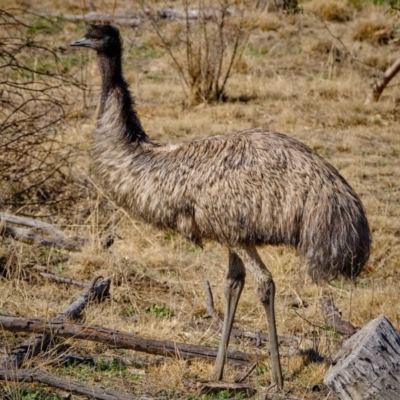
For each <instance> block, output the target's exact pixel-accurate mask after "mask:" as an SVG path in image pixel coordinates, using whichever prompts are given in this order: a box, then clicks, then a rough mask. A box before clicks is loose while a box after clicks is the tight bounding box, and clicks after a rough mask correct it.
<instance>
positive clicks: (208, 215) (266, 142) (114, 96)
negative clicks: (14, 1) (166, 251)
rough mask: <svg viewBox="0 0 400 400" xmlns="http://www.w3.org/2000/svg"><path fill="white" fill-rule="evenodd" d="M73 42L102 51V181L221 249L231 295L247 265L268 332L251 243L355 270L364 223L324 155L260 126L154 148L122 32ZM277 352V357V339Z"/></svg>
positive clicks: (107, 30) (133, 204)
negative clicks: (127, 74)
mask: <svg viewBox="0 0 400 400" xmlns="http://www.w3.org/2000/svg"><path fill="white" fill-rule="evenodd" d="M75 45H80V46H87V47H91V48H94V49H95V50H96V51H97V53H98V56H99V67H100V71H101V74H102V79H103V88H102V95H101V101H100V112H99V116H98V121H97V128H96V130H95V132H94V143H95V147H94V156H95V159H96V161H97V162H98V165H99V173H100V176H101V177H102V178H103V180H104V182H105V183H106V185H107V187H108V188H109V189H110V190H111V191H112V192H113V193H114V195H115V197H116V198H117V200H118V202H119V203H120V204H122V205H124V206H125V207H126V208H127V209H128V210H129V211H130V212H131V213H132V214H134V215H136V216H137V217H139V218H141V219H143V220H145V221H146V222H148V223H151V224H153V225H155V226H157V227H159V228H161V229H172V230H173V231H175V232H179V233H180V234H182V235H183V236H184V237H186V238H187V239H188V240H190V241H192V242H194V243H196V244H197V245H199V246H202V243H203V242H204V240H215V241H218V242H219V243H222V244H224V245H226V246H228V248H229V249H230V269H229V271H230V272H229V274H228V280H229V279H231V281H232V282H236V283H237V282H239V281H240V282H241V283H240V285H241V286H240V290H238V293H236V294H235V296H236V297H237V299H236V297H235V299H236V300H235V301H236V303H237V300H238V298H239V296H240V291H241V288H242V286H243V284H244V268H243V263H244V266H245V267H246V268H247V269H250V270H252V272H253V274H254V275H255V278H256V281H257V284H258V287H259V294H260V298H261V300H262V301H263V304H264V306H265V307H266V311H267V316H268V315H269V317H268V318H270V319H269V320H268V325H269V328H270V330H271V329H272V337H273V336H274V332H273V328H274V327H273V326H272V327H271V326H270V324H275V322H274V321H273V322H272V319H274V318H272V317H273V294H274V286H273V281H272V277H271V276H270V274H269V272H268V270H267V269H266V268H265V266H264V265H263V264H262V261H261V259H259V257H258V255H257V253H256V250H255V246H258V245H265V244H273V245H274V244H287V245H291V246H294V247H296V248H297V249H298V251H299V253H300V254H301V255H302V256H303V257H304V258H305V260H306V262H307V265H308V270H309V273H310V275H311V277H312V278H313V279H314V280H329V279H332V278H334V277H336V276H337V275H338V274H342V275H344V276H346V277H350V278H354V277H356V276H357V275H358V274H359V273H360V271H361V270H362V268H363V266H364V265H365V263H366V261H367V259H368V256H369V248H370V231H369V227H368V222H367V219H366V216H365V213H364V210H363V207H362V204H361V201H360V199H359V198H358V196H357V195H356V193H355V192H354V191H353V190H352V188H351V187H350V186H349V184H348V183H347V182H346V180H345V179H344V178H343V177H341V176H340V174H339V172H338V171H337V170H336V169H335V168H334V167H332V166H331V165H330V164H329V163H328V162H327V161H326V160H324V159H323V158H322V157H320V156H319V155H318V154H316V153H315V152H313V151H312V150H311V149H310V148H308V147H307V146H305V145H304V144H302V143H300V142H298V141H296V140H294V139H292V138H290V137H288V136H286V135H283V134H281V133H276V132H270V131H267V130H263V129H253V130H247V131H242V132H236V133H230V134H226V135H222V136H215V137H208V138H205V139H200V140H195V141H192V142H189V143H180V144H167V145H156V144H154V143H152V142H151V141H150V140H149V138H148V137H147V135H146V134H145V132H144V130H143V128H142V126H141V123H140V121H139V118H138V117H137V115H136V112H135V111H134V102H133V100H132V97H131V95H130V93H129V90H128V85H127V83H126V82H125V80H124V78H123V76H122V67H121V55H122V45H121V40H120V36H119V31H118V30H117V29H116V28H114V27H111V26H107V25H97V26H91V27H90V28H89V30H88V32H87V34H86V37H85V38H83V39H81V40H80V41H77V42H75ZM238 257H239V258H238ZM231 286H232V285H231ZM233 286H235V284H234V285H233ZM229 290H231V289H229ZM229 290H228V291H229ZM232 290H233V289H232ZM229 296H230V295H229V294H227V297H228V298H229ZM271 296H272V299H271ZM232 307H233V314H234V311H235V308H236V306H235V305H233V306H232ZM271 309H272V310H271ZM229 313H232V311H229ZM227 318H228V317H227ZM230 318H231V319H232V320H233V315H231V317H230ZM271 318H272V319H271ZM226 324H227V325H229V323H228V322H226ZM226 329H227V330H228V331H229V330H230V327H228V326H227V328H226ZM275 336H276V332H275ZM228 337H229V335H228ZM272 341H273V340H272ZM226 345H227V343H225V347H226ZM221 346H222V345H221ZM271 346H272V345H271ZM274 351H275V353H276V354H275V356H276V355H277V354H278V350H277V345H276V349H275V350H274ZM221 352H222V353H223V350H221ZM271 353H273V351H271ZM272 355H273V354H272ZM221 357H222V356H221ZM220 362H222V364H223V361H220ZM278 363H279V360H278ZM218 368H219V369H221V368H222V367H218ZM217 375H218V374H216V375H215V377H217ZM219 375H222V372H221V373H220V374H219ZM279 375H281V372H280V366H279V368H278V367H276V368H275V372H274V371H273V379H274V380H277V381H278V383H279V382H280V378H279ZM217 379H218V377H217ZM279 386H281V383H279Z"/></svg>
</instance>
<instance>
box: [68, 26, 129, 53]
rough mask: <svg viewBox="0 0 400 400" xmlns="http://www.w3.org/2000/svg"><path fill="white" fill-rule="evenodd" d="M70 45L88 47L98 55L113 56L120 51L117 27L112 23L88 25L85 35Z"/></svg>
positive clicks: (119, 37) (120, 45) (120, 44)
mask: <svg viewBox="0 0 400 400" xmlns="http://www.w3.org/2000/svg"><path fill="white" fill-rule="evenodd" d="M71 46H81V47H89V48H90V49H94V50H96V52H97V53H98V54H99V55H100V54H103V55H105V56H109V57H110V56H114V55H120V54H121V52H122V43H121V36H120V34H119V29H118V28H117V27H115V26H112V25H89V26H88V28H87V31H86V34H85V36H84V37H83V38H82V39H78V40H77V41H75V42H74V43H71Z"/></svg>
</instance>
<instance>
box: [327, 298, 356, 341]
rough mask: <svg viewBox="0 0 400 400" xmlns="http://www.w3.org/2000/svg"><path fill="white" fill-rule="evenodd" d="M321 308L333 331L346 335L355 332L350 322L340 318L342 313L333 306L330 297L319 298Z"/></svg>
mask: <svg viewBox="0 0 400 400" xmlns="http://www.w3.org/2000/svg"><path fill="white" fill-rule="evenodd" d="M321 308H322V312H323V313H324V315H325V317H326V318H327V320H328V324H329V325H330V326H331V327H332V328H333V330H334V331H335V332H337V333H340V334H342V335H347V336H351V335H353V334H354V333H356V332H357V329H356V328H355V327H354V326H353V325H352V324H351V323H350V322H348V321H345V320H343V319H342V318H341V317H342V314H341V312H340V311H339V309H338V308H337V307H336V306H335V304H334V303H333V300H332V299H328V300H323V299H321Z"/></svg>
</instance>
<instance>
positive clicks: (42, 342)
mask: <svg viewBox="0 0 400 400" xmlns="http://www.w3.org/2000/svg"><path fill="white" fill-rule="evenodd" d="M98 279H99V277H95V278H94V279H93V280H92V282H91V283H90V285H89V287H88V288H87V289H86V290H85V291H83V292H82V293H80V294H79V296H78V298H77V299H76V300H75V301H74V302H73V303H71V304H70V305H69V306H68V307H67V308H66V309H65V311H64V312H62V313H60V314H58V315H57V316H56V317H55V318H53V319H52V320H51V321H50V322H56V321H57V322H60V323H61V322H64V321H65V320H67V319H78V318H79V317H80V316H81V313H82V311H83V309H84V308H85V307H86V306H87V304H88V303H89V301H91V300H95V299H97V300H99V301H100V300H102V299H103V298H105V297H107V296H109V289H110V283H111V278H110V277H108V278H106V279H104V280H103V281H102V282H100V283H96V282H97V281H98ZM53 341H54V336H53V335H52V334H51V333H45V332H41V333H39V334H35V335H33V336H32V337H30V338H29V339H28V340H27V341H25V342H24V343H22V344H21V345H20V346H17V347H14V348H13V349H12V350H11V351H10V354H7V355H5V356H4V357H3V358H2V359H1V361H0V366H1V368H5V369H9V368H13V369H15V368H19V367H20V366H21V365H22V363H23V362H24V361H25V360H27V359H30V358H33V357H35V356H37V355H38V354H39V353H40V352H42V351H45V350H47V348H48V347H49V346H50V344H51V343H52V342H53Z"/></svg>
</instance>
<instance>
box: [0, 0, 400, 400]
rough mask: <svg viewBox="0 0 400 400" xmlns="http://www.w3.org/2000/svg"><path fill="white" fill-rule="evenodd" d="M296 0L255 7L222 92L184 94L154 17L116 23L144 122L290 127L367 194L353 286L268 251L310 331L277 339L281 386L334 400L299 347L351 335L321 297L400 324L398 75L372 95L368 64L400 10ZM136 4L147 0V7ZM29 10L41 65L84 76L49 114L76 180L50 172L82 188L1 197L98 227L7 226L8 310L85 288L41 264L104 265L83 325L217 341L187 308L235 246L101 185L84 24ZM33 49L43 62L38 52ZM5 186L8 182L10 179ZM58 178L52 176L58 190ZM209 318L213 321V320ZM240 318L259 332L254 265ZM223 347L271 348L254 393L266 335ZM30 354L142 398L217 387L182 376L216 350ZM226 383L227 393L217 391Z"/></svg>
mask: <svg viewBox="0 0 400 400" xmlns="http://www.w3.org/2000/svg"><path fill="white" fill-rule="evenodd" d="M7 3H8V2H6V1H3V0H1V1H0V7H1V8H3V9H4V8H6V7H7V5H8V4H7ZM28 3H29V4H28ZM94 4H95V6H96V7H97V9H98V10H101V11H104V12H108V13H111V14H112V13H113V12H114V11H115V10H120V9H127V8H132V4H131V2H128V1H123V0H115V1H108V0H104V1H100V0H98V1H94ZM150 5H151V6H152V7H154V8H162V7H164V6H166V3H164V2H163V1H152V2H150ZM168 5H169V6H170V5H174V6H177V7H180V6H181V2H180V1H170V2H168ZM300 5H301V7H302V12H301V13H297V14H295V15H290V14H288V15H284V14H281V13H276V12H272V11H268V10H264V11H257V10H255V7H252V8H251V7H250V6H249V7H248V9H247V10H246V19H245V29H246V33H247V34H248V40H247V42H246V44H245V45H244V46H243V48H241V51H242V57H241V59H240V60H238V61H237V62H236V63H235V65H234V68H233V73H232V76H231V78H230V80H228V83H227V87H226V99H225V100H224V101H223V102H211V103H208V104H205V103H202V102H200V103H198V104H196V105H192V106H188V99H187V94H185V92H184V91H183V89H182V83H181V80H180V79H179V74H178V72H177V70H176V69H175V68H174V64H173V62H172V60H171V58H170V56H169V53H168V51H166V49H165V47H164V46H163V45H162V43H161V42H160V40H159V38H158V37H157V34H156V33H155V31H154V29H153V28H152V27H151V24H149V23H146V22H144V23H143V24H142V25H141V26H140V27H139V28H136V29H133V28H129V27H121V31H122V35H123V37H124V42H125V58H124V68H125V76H126V78H127V80H128V81H129V83H130V84H131V89H132V92H133V93H134V96H135V99H136V101H137V104H138V112H139V115H140V117H141V120H142V123H143V126H144V127H145V129H146V132H147V133H148V135H149V136H150V137H151V138H152V139H155V140H157V141H160V142H167V141H171V142H172V141H177V142H179V141H188V140H192V139H196V138H202V137H206V136H210V135H216V134H222V133H226V132H230V131H236V130H241V129H246V128H253V127H263V128H267V129H270V130H274V131H279V132H283V133H287V134H289V135H290V136H292V137H294V138H296V139H298V140H300V141H302V142H304V143H306V144H307V145H308V146H310V147H311V148H312V149H314V150H315V151H316V152H317V153H319V154H320V155H322V156H323V157H325V158H326V159H328V160H329V161H330V162H331V163H332V164H333V165H334V166H335V167H336V168H337V169H338V170H339V171H340V173H341V174H342V175H343V176H344V177H345V178H346V179H347V180H348V182H349V183H350V184H351V186H352V187H353V188H354V189H355V190H356V192H357V193H358V195H359V196H360V198H361V199H362V201H363V204H364V206H365V208H366V212H367V215H368V219H369V222H370V226H371V230H372V235H373V246H372V252H371V257H370V260H369V262H368V266H367V268H366V271H365V272H363V273H362V275H361V276H360V277H359V278H358V279H357V281H356V282H355V284H350V283H349V282H346V281H342V280H335V281H333V282H331V283H330V284H325V285H324V286H317V285H315V284H313V283H312V282H311V279H310V278H309V277H308V276H307V274H306V271H305V267H304V263H303V261H302V260H301V259H299V258H298V257H297V256H296V254H295V252H294V250H293V249H290V248H287V247H283V246H278V247H265V248H262V249H260V253H261V256H262V258H263V260H264V261H265V263H266V265H267V266H268V268H269V269H270V270H271V272H272V274H273V277H274V280H275V283H276V287H277V297H276V309H277V328H278V334H279V335H291V334H294V335H296V336H298V337H300V338H302V341H301V342H300V343H299V345H298V346H299V348H300V349H301V350H303V351H301V352H299V351H297V352H296V351H293V350H296V349H288V348H287V347H285V346H282V350H281V351H282V364H283V370H284V376H285V393H286V394H287V396H295V397H298V398H300V399H322V398H326V399H334V396H333V395H331V394H329V391H328V390H327V389H326V388H325V387H324V385H323V383H322V381H323V376H324V374H325V372H326V370H327V368H328V367H329V363H328V361H323V358H321V360H322V361H321V360H319V361H317V362H316V361H313V360H310V358H309V357H307V356H306V354H308V352H307V350H309V349H310V348H312V349H313V350H315V351H316V352H318V353H320V354H321V355H322V356H323V357H324V358H325V360H328V359H329V357H333V356H334V355H335V353H336V351H337V349H338V346H340V343H341V340H342V337H340V335H338V334H336V333H334V332H333V331H332V330H331V329H330V327H329V326H328V325H327V323H326V321H325V320H324V316H323V314H322V312H321V309H320V299H321V298H323V297H325V296H332V297H333V299H334V302H335V304H336V306H337V307H338V308H339V309H340V310H341V311H342V312H343V318H344V319H347V320H350V321H351V322H352V323H353V324H354V325H355V326H357V327H362V326H363V325H365V324H366V323H367V322H368V321H370V320H371V319H373V318H375V317H377V316H378V315H379V314H382V313H383V314H385V315H386V317H387V318H388V319H389V320H390V321H391V322H392V323H393V325H394V326H395V327H396V328H397V329H398V330H399V329H400V310H399V307H398V301H396V299H397V298H398V287H399V284H400V196H399V189H400V168H399V155H400V131H399V127H398V126H399V125H398V123H399V112H398V108H399V104H400V95H399V86H398V85H399V80H398V78H397V79H394V80H393V82H392V83H391V85H390V87H388V88H387V89H386V90H385V91H384V93H383V95H382V97H381V99H380V101H379V102H378V103H371V104H365V99H366V97H367V95H368V94H369V92H370V90H371V88H370V85H371V83H372V82H373V80H374V79H375V77H376V76H379V74H380V73H382V72H383V71H384V70H385V69H386V68H388V67H389V66H390V65H391V64H392V63H393V62H394V60H395V59H396V58H397V57H398V55H399V41H398V39H399V34H398V29H399V19H398V15H396V14H395V13H391V12H389V11H390V10H389V7H388V5H387V4H386V3H385V4H382V5H374V4H372V2H370V1H367V0H358V1H356V0H353V1H346V0H329V1H326V2H320V1H318V0H311V1H304V2H301V3H300ZM16 7H19V8H26V7H29V10H30V11H32V12H35V13H36V14H46V13H47V14H51V13H63V14H76V15H81V14H82V13H83V12H87V11H88V9H87V7H86V2H77V1H72V0H68V1H63V2H62V1H48V0H45V1H40V2H39V1H32V2H26V1H25V0H21V1H17V5H16ZM133 8H134V9H136V10H137V11H139V9H140V7H139V6H138V5H134V6H133ZM13 13H16V14H18V13H20V11H17V10H15V11H13ZM24 18H25V17H24ZM35 18H36V17H32V16H30V17H29V18H28V20H29V24H30V25H31V27H32V26H33V27H34V28H31V29H33V31H32V32H33V33H34V34H35V35H36V36H35V37H36V39H37V40H44V41H46V43H47V44H48V45H49V46H50V47H51V48H52V49H53V50H54V52H55V53H56V54H57V56H58V58H59V61H58V64H57V65H56V64H55V63H54V62H49V64H48V65H47V66H46V69H50V70H51V69H52V68H56V67H57V68H61V71H62V73H63V74H65V75H70V76H72V77H74V78H75V79H76V80H77V82H79V85H75V86H74V85H69V84H63V86H62V87H61V89H59V90H61V94H62V96H64V98H65V99H66V100H68V103H69V105H68V110H67V111H68V112H67V116H66V118H64V119H63V120H62V122H61V123H60V124H58V125H57V127H56V129H57V138H59V139H60V142H61V145H60V151H61V150H63V149H64V148H66V147H68V148H71V149H73V151H71V154H70V158H69V159H68V163H67V165H63V167H62V168H64V170H65V171H66V170H68V173H65V174H64V175H65V176H66V175H68V184H66V183H65V181H62V182H61V181H57V179H58V178H54V179H53V181H52V185H54V188H55V189H54V190H55V191H57V193H59V196H60V198H63V196H66V197H68V196H69V197H68V198H75V199H76V200H74V201H73V200H68V202H66V203H65V204H64V203H62V202H61V203H60V204H59V205H58V206H57V207H56V206H54V207H53V208H51V207H47V208H46V205H45V204H44V205H40V206H36V207H35V206H33V205H29V202H27V203H26V205H21V204H19V205H18V206H15V205H14V206H12V205H8V206H7V205H4V206H2V207H1V208H2V211H8V212H10V213H15V214H18V213H19V214H23V215H34V216H37V217H40V218H41V219H43V220H46V221H47V222H51V223H53V224H55V225H57V226H58V227H60V228H61V229H63V230H64V231H65V233H66V234H68V235H75V234H79V235H81V236H85V237H87V238H89V244H88V245H86V246H85V248H84V249H83V251H82V252H75V253H73V252H67V251H64V250H57V249H51V250H49V249H43V248H39V247H36V248H35V247H32V246H29V245H25V244H22V243H20V242H17V241H12V240H9V239H7V240H6V239H4V240H3V241H2V242H1V246H0V272H1V274H2V276H0V292H1V296H0V314H1V315H10V316H26V317H28V316H30V317H38V318H51V317H53V316H55V315H56V314H58V313H59V312H61V311H62V310H63V309H65V308H66V307H67V306H68V304H70V303H71V302H72V301H73V299H74V298H75V297H76V296H77V294H78V293H79V292H80V291H81V289H80V288H76V287H74V286H66V285H60V284H57V283H53V282H49V281H47V280H45V279H44V278H42V277H40V276H39V275H38V272H37V271H36V270H35V269H34V266H35V265H42V266H45V267H47V268H48V269H49V270H51V271H53V272H54V273H57V274H60V275H64V276H67V277H72V278H75V279H81V280H85V281H90V280H91V278H92V277H93V276H95V275H103V276H106V275H112V277H113V285H112V289H111V290H112V298H111V299H110V300H108V301H107V302H106V303H104V304H101V305H99V304H94V305H92V306H90V308H89V309H88V310H87V311H86V312H85V318H84V322H85V323H87V324H97V325H103V326H107V327H110V328H114V329H119V330H121V331H126V332H132V333H137V334H140V335H143V336H146V337H153V338H158V339H169V340H175V341H179V342H187V343H192V344H206V345H210V346H216V345H217V344H218V340H219V338H218V336H217V335H216V334H215V333H213V332H212V331H211V330H208V329H205V330H204V329H202V330H200V329H197V328H196V326H195V325H194V324H193V322H194V321H195V320H197V319H198V318H200V317H201V316H202V315H204V314H205V313H206V309H205V298H206V294H205V290H204V283H203V279H208V280H209V282H210V284H211V287H212V289H213V294H214V298H215V305H216V308H217V310H218V312H220V313H221V315H222V313H223V310H224V296H223V285H224V277H225V273H226V266H227V250H226V249H225V248H223V247H221V246H219V245H217V244H215V243H208V244H207V245H206V246H205V249H204V250H200V249H198V248H195V247H193V245H191V244H190V243H188V242H186V241H185V240H184V239H183V238H181V237H179V236H176V235H174V234H171V233H169V232H161V231H158V230H156V229H154V228H152V227H149V226H147V225H145V224H144V223H142V222H139V221H135V220H133V219H132V218H130V217H129V216H128V215H127V214H126V213H125V212H124V211H123V210H121V209H120V208H119V207H118V206H117V205H116V204H115V203H114V202H113V201H112V199H110V198H109V197H108V194H107V193H104V192H103V190H102V189H101V182H99V181H97V180H96V175H95V170H94V164H93V160H92V159H91V158H90V156H89V155H90V148H91V143H90V140H91V136H90V135H91V132H92V130H93V129H94V126H95V116H96V104H97V99H98V95H99V91H100V76H99V73H98V69H97V65H96V60H95V54H93V53H89V52H87V51H85V50H84V49H83V50H76V49H71V48H69V47H68V44H69V43H71V42H72V41H74V40H76V39H77V38H80V37H81V36H82V35H83V33H84V30H85V27H84V23H83V22H71V21H64V20H62V19H57V20H56V19H54V20H53V21H52V23H51V24H50V25H49V26H50V28H49V27H47V28H46V27H45V28H43V26H42V25H40V23H39V22H37V20H36V19H35ZM174 26H175V25H174V23H168V22H164V23H163V24H162V26H161V29H162V30H163V32H165V34H166V35H171V34H173V32H174V31H173V29H175V28H174ZM32 62H33V61H32ZM36 62H39V65H42V63H43V62H44V61H43V60H39V61H37V60H36ZM13 79H15V80H16V81H17V80H18V79H21V78H20V77H19V76H15V77H14V78H13ZM186 92H187V91H186ZM64 170H63V171H64ZM0 184H1V188H0V190H1V193H2V196H3V193H4V191H5V189H4V188H5V187H6V186H7V182H2V181H1V182H0ZM51 188H52V186H50V188H49V187H47V189H46V190H48V191H50V192H51ZM10 190H11V189H10ZM25 201H26V200H25ZM110 231H112V232H113V233H115V238H116V239H115V243H114V244H113V245H112V246H111V247H110V248H109V249H107V250H103V249H102V248H101V246H100V242H101V240H102V238H103V237H104V236H105V235H106V234H107V233H108V232H110ZM294 304H297V305H300V307H299V308H296V307H294ZM205 323H206V324H208V323H210V324H211V322H209V320H206V321H205ZM235 325H236V326H238V327H244V328H246V329H248V330H253V331H256V330H263V331H265V330H266V321H265V317H264V312H263V309H262V307H261V304H259V301H258V297H257V295H256V291H255V288H254V285H253V282H252V280H251V278H250V279H248V280H247V282H246V287H245V289H244V291H243V294H242V298H241V301H240V303H239V307H238V311H237V315H236V320H235ZM26 337H27V335H25V334H21V335H13V334H9V333H5V332H3V333H2V334H1V335H0V344H1V346H2V347H3V346H6V347H7V348H10V347H12V346H15V345H16V344H18V343H21V342H22V341H23V340H24V339H25V338H26ZM63 345H64V346H65V347H64V351H65V352H66V353H67V354H75V355H91V356H96V357H104V356H114V355H119V356H129V357H135V356H136V354H134V353H133V352H129V351H121V350H113V349H110V348H109V347H107V346H104V345H100V344H94V343H92V342H80V341H76V340H67V341H66V342H64V343H63ZM230 347H231V348H236V349H240V350H242V351H247V352H249V353H259V354H260V355H261V354H264V355H265V358H264V359H263V361H262V362H261V363H259V365H258V367H257V369H256V371H255V372H254V373H253V374H252V375H251V376H250V378H249V385H251V386H253V387H255V388H256V389H257V390H260V391H261V390H262V389H263V388H265V387H268V386H269V383H270V376H269V358H268V355H267V350H266V348H265V347H263V348H255V347H254V343H252V342H251V341H245V340H232V342H231V344H230ZM150 358H151V357H150ZM34 363H35V365H39V366H40V367H41V368H43V369H44V370H47V371H49V372H52V373H57V374H59V375H62V376H68V377H70V378H71V379H76V380H80V381H83V382H86V383H92V384H96V385H101V386H105V387H110V388H114V389H117V390H120V391H126V392H129V393H132V394H134V395H137V396H139V395H142V394H145V393H147V394H150V395H152V396H154V397H157V398H163V399H164V398H165V399H166V398H182V399H195V398H204V399H206V398H209V397H207V396H205V395H199V394H197V393H196V392H195V391H192V390H190V389H188V388H187V387H186V386H185V384H184V381H185V380H186V379H195V378H207V377H208V375H209V373H210V371H211V368H212V363H210V362H206V361H202V360H199V361H193V362H191V363H189V362H185V361H182V360H173V359H171V360H168V361H167V362H165V363H163V364H162V365H153V366H149V367H142V368H139V370H138V369H137V368H136V369H135V368H132V367H120V366H118V365H115V364H113V365H103V364H98V365H95V366H81V365H80V366H69V367H54V366H50V365H47V364H46V361H45V360H43V359H37V360H34ZM142 370H143V371H144V372H142ZM238 372H239V371H238V370H237V369H235V367H233V366H230V365H228V366H227V369H226V376H225V378H226V379H227V380H233V379H234V377H235V376H236V375H237V374H238ZM0 385H1V386H2V387H3V389H4V391H5V392H6V393H9V394H10V396H11V398H13V399H14V398H15V399H21V400H22V399H23V400H27V399H65V398H67V394H66V393H64V392H61V391H60V392H57V391H55V390H52V389H49V388H45V387H44V386H41V385H36V384H31V385H28V384H12V383H7V384H5V383H0ZM1 386H0V387H1ZM0 395H1V392H0ZM270 396H273V394H270ZM276 396H277V397H276V398H282V397H279V396H278V395H276ZM210 397H211V396H210ZM217 397H218V398H227V397H229V395H228V394H227V393H224V392H223V393H221V394H220V395H218V396H217ZM68 398H71V399H75V398H78V396H71V397H68ZM271 398H273V397H271Z"/></svg>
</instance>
